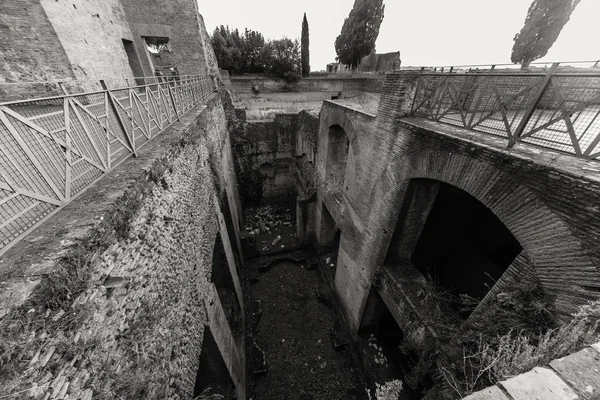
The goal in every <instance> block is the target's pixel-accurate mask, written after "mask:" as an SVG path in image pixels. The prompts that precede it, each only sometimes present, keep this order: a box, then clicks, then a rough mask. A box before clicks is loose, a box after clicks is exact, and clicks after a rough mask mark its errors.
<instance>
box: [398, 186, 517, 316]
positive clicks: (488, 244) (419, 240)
mask: <svg viewBox="0 0 600 400" xmlns="http://www.w3.org/2000/svg"><path fill="white" fill-rule="evenodd" d="M521 250H522V247H521V245H520V244H519V242H518V241H517V239H516V238H515V237H514V236H513V234H512V233H511V232H510V230H509V229H508V228H507V227H506V226H505V225H504V224H503V223H502V222H501V221H500V220H499V219H498V217H496V215H494V213H493V212H492V211H491V210H490V209H488V208H487V207H486V206H485V205H483V204H482V203H481V202H480V201H479V200H477V199H476V198H475V197H473V196H471V195H470V194H469V193H467V192H465V191H463V190H461V189H459V188H457V187H455V186H452V185H450V184H447V183H444V182H439V181H435V180H430V179H413V180H411V181H410V184H409V187H408V190H407V193H406V197H405V201H404V204H403V206H402V208H401V211H400V215H399V217H398V221H397V223H396V227H395V229H394V233H393V235H392V240H391V243H390V246H389V248H388V252H387V255H386V262H387V263H393V262H395V261H403V260H410V262H411V263H412V264H413V265H414V266H415V267H416V268H417V269H418V270H419V271H420V272H421V273H422V274H423V275H424V276H425V277H426V278H428V280H429V281H431V282H432V283H434V284H435V286H436V287H437V288H439V289H441V290H443V291H445V292H447V293H449V294H450V295H452V296H453V297H454V298H459V297H460V296H462V295H468V296H469V297H470V298H472V299H475V300H476V301H481V300H482V299H483V298H484V297H485V295H486V294H487V293H488V291H489V290H490V289H491V288H492V286H494V284H495V283H496V281H497V280H498V279H500V277H501V276H502V274H503V273H504V271H506V269H507V268H508V267H509V266H510V265H511V263H512V262H513V260H514V259H515V258H516V257H517V256H518V255H519V253H520V252H521ZM455 307H456V308H457V309H458V308H460V305H459V304H455ZM461 316H462V317H463V318H466V317H468V312H467V313H465V312H463V313H462V314H461Z"/></svg>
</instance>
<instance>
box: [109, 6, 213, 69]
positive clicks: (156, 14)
mask: <svg viewBox="0 0 600 400" xmlns="http://www.w3.org/2000/svg"><path fill="white" fill-rule="evenodd" d="M121 1H122V3H123V8H124V10H125V13H126V15H127V17H126V18H127V20H128V21H129V24H130V26H131V31H132V34H133V40H134V42H135V46H136V50H137V52H138V54H139V55H140V59H141V61H142V65H143V68H144V72H145V73H146V75H153V73H152V71H153V70H152V67H151V63H150V61H149V59H148V56H147V50H146V45H145V42H144V40H143V38H142V37H143V36H157V37H168V38H169V43H170V46H171V50H172V52H173V53H172V54H171V59H172V61H173V63H174V64H175V65H176V66H177V69H178V71H179V73H180V74H182V75H186V74H214V75H218V67H217V63H216V57H215V56H214V52H213V50H212V46H207V45H206V44H207V43H210V40H208V33H207V32H206V28H205V26H204V20H203V19H202V16H201V15H200V14H199V12H198V4H197V2H196V1H193V0H172V1H168V2H165V1H161V0H121Z"/></svg>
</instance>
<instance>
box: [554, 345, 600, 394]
mask: <svg viewBox="0 0 600 400" xmlns="http://www.w3.org/2000/svg"><path fill="white" fill-rule="evenodd" d="M550 366H551V367H552V368H553V369H554V370H555V371H556V372H557V373H558V375H560V377H561V378H562V379H563V380H564V381H566V382H567V383H569V384H570V385H571V387H573V388H574V389H575V390H576V391H577V392H578V393H579V395H581V397H582V398H584V399H596V398H598V397H600V353H599V352H597V351H596V350H594V349H592V348H586V349H583V350H581V351H579V352H577V353H575V354H571V355H570V356H567V357H563V358H559V359H557V360H554V361H552V362H551V363H550Z"/></svg>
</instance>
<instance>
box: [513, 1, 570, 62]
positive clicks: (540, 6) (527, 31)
mask: <svg viewBox="0 0 600 400" xmlns="http://www.w3.org/2000/svg"><path fill="white" fill-rule="evenodd" d="M580 1H581V0H533V2H532V3H531V6H530V7H529V11H528V12H527V18H526V19H525V24H524V26H523V28H522V29H521V32H519V33H517V34H516V36H515V38H514V39H513V40H514V41H515V44H514V45H513V48H512V54H511V61H512V62H513V63H515V64H517V63H520V64H521V65H522V68H527V67H528V66H529V64H530V63H531V62H532V61H534V60H537V59H538V58H542V57H544V56H545V55H546V54H547V53H548V50H550V47H552V45H553V44H554V42H555V41H556V39H557V38H558V35H559V34H560V31H561V30H562V28H563V27H564V26H565V24H566V23H567V22H568V21H569V19H570V18H571V13H572V12H573V10H574V9H575V7H577V5H578V4H579V2H580Z"/></svg>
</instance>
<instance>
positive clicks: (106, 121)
mask: <svg viewBox="0 0 600 400" xmlns="http://www.w3.org/2000/svg"><path fill="white" fill-rule="evenodd" d="M100 83H101V84H102V85H103V90H98V91H89V92H81V93H71V94H64V95H60V96H49V97H43V98H36V99H31V100H18V101H12V102H3V103H0V254H2V253H4V252H5V251H6V250H7V249H8V248H9V247H10V246H12V245H13V244H14V243H16V242H17V241H18V240H19V239H21V238H22V237H23V236H24V235H26V234H27V233H28V232H30V231H31V229H33V228H35V227H36V226H38V225H39V224H40V223H41V222H43V221H44V220H45V219H47V218H48V217H49V216H50V215H52V214H53V213H54V212H56V211H57V210H58V209H60V208H61V207H63V206H64V205H66V204H68V203H69V202H70V201H72V200H73V199H74V198H75V197H77V196H78V195H80V194H81V193H82V192H83V191H84V190H85V189H86V188H88V187H90V186H91V185H93V184H94V183H95V182H96V181H97V180H98V179H99V178H101V177H102V176H103V175H105V174H106V173H107V172H109V171H111V170H112V169H113V168H114V167H115V166H116V165H118V164H120V163H121V162H123V161H124V160H125V159H126V158H128V157H129V156H131V155H137V151H138V149H139V148H140V147H141V146H142V145H144V144H145V143H147V142H148V141H150V140H152V139H153V138H154V137H156V136H157V135H158V134H159V133H161V132H162V131H164V130H165V129H166V128H167V127H168V126H170V125H171V124H172V123H173V122H175V121H177V120H179V119H180V118H181V116H182V115H184V114H185V113H187V112H188V111H190V110H191V109H192V108H194V107H196V106H197V105H199V104H201V103H202V102H204V101H205V100H206V99H207V98H208V97H209V96H210V95H211V94H212V93H214V92H215V91H216V81H215V79H214V77H213V76H210V75H196V76H187V77H182V79H173V80H169V81H165V82H154V83H149V84H146V85H136V86H129V87H122V88H115V89H109V88H107V87H106V84H105V83H104V82H102V81H101V82H100Z"/></svg>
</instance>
